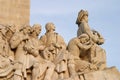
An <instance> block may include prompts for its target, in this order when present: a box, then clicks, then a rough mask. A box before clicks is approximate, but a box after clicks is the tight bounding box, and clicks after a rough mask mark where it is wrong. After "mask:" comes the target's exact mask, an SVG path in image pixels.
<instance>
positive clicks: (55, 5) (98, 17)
mask: <svg viewBox="0 0 120 80" xmlns="http://www.w3.org/2000/svg"><path fill="white" fill-rule="evenodd" d="M81 9H84V10H88V12H89V26H90V27H91V29H95V30H97V31H98V32H100V33H101V34H102V35H103V37H104V38H105V44H103V45H102V47H103V48H104V49H105V50H106V54H107V65H108V67H110V66H116V67H117V68H118V69H119V71H120V31H119V30H120V0H94V1H92V0H31V12H30V14H31V16H30V24H31V25H33V24H35V23H39V24H41V25H42V33H41V34H40V36H41V35H43V34H44V33H45V28H44V26H45V24H46V23H47V22H53V23H54V24H55V26H56V32H58V33H59V34H60V35H61V36H63V38H64V40H65V42H66V43H68V41H69V40H70V39H71V38H73V37H76V33H77V29H78V27H77V25H76V24H75V21H76V18H77V15H78V12H79V11H80V10H81Z"/></svg>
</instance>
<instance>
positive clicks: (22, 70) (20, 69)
mask: <svg viewBox="0 0 120 80" xmlns="http://www.w3.org/2000/svg"><path fill="white" fill-rule="evenodd" d="M30 29H31V28H30V26H28V25H25V26H22V28H21V29H20V30H19V31H17V32H15V33H14V35H13V36H12V38H11V40H10V46H11V48H12V49H14V51H15V61H14V62H15V64H14V67H15V72H14V77H13V79H14V80H24V79H26V78H27V75H26V63H27V52H26V51H25V49H24V45H25V44H26V42H27V41H28V39H29V33H30Z"/></svg>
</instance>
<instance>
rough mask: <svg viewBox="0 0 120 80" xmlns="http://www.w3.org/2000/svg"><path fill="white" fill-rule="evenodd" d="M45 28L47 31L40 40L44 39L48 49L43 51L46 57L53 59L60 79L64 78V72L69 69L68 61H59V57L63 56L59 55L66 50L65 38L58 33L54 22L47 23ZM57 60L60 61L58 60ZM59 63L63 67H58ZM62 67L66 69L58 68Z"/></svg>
mask: <svg viewBox="0 0 120 80" xmlns="http://www.w3.org/2000/svg"><path fill="white" fill-rule="evenodd" d="M45 28H46V33H45V35H43V36H42V37H41V38H40V41H42V42H43V44H44V45H45V46H46V49H45V51H44V52H43V55H44V58H46V59H47V60H50V61H52V62H53V63H54V64H55V65H56V72H57V73H58V74H59V75H58V77H59V79H63V78H64V77H65V74H64V72H66V71H67V62H66V61H65V62H64V59H63V60H61V61H59V58H61V57H58V56H59V55H62V53H63V52H62V51H63V50H64V51H65V50H66V44H65V42H64V39H63V38H62V37H61V36H60V35H59V34H58V33H56V32H54V31H55V25H54V24H53V23H47V24H46V26H45ZM61 52H62V53H61ZM63 54H64V53H63ZM56 57H57V58H56ZM57 60H58V63H57V62H56V61H57ZM66 60H67V58H66ZM63 64H64V65H63ZM58 65H59V66H61V67H58ZM62 67H64V69H61V70H58V68H62Z"/></svg>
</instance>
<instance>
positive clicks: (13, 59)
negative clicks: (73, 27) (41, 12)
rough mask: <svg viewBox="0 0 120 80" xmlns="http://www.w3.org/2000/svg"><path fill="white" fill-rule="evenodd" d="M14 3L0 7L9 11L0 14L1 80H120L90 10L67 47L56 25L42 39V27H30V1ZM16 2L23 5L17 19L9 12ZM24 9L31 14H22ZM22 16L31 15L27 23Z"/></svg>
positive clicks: (82, 13)
mask: <svg viewBox="0 0 120 80" xmlns="http://www.w3.org/2000/svg"><path fill="white" fill-rule="evenodd" d="M12 1H13V0H12ZM12 1H9V0H8V1H6V0H0V4H1V5H3V4H4V5H5V4H6V6H5V7H1V8H0V10H3V12H5V11H6V13H5V15H4V16H1V15H3V14H4V13H0V17H1V19H0V23H1V24H0V80H120V72H119V71H118V70H117V68H116V67H110V68H109V67H107V65H106V64H107V62H106V52H105V50H104V49H103V48H102V47H101V46H100V45H102V44H103V43H104V38H103V37H102V35H101V34H100V33H99V32H98V31H96V30H91V29H90V26H89V24H88V12H87V11H85V10H80V12H79V13H78V17H77V20H76V24H77V25H78V31H77V36H75V37H74V38H72V39H71V40H70V41H69V42H68V45H67V44H66V43H65V41H64V38H63V37H62V36H61V35H60V34H59V33H57V32H55V28H56V26H55V24H54V23H52V22H48V23H47V24H46V25H45V29H46V33H45V34H44V35H42V36H41V37H40V38H39V37H38V36H39V34H40V32H41V25H39V24H34V25H33V26H30V25H29V24H28V23H29V0H26V1H25V0H24V1H25V2H24V1H23V3H22V1H20V0H16V1H13V2H12ZM13 3H14V6H15V5H16V6H20V5H21V6H22V7H21V8H20V9H18V12H15V14H16V15H14V16H13V15H11V12H9V10H10V11H12V8H11V7H13V5H11V4H13ZM15 3H16V4H15ZM10 5H11V6H10ZM23 5H24V6H23ZM25 5H26V6H25ZM23 7H26V8H25V9H27V10H28V12H25V13H24V12H23V13H22V11H23V10H24V9H22V8H23ZM2 8H3V9H2ZM8 8H10V9H8ZM14 8H16V9H15V10H17V8H18V7H14ZM7 9H8V10H7ZM21 9H22V10H21ZM19 10H20V11H21V12H19ZM7 11H8V12H7ZM13 14H14V13H13ZM20 14H23V15H27V16H26V18H25V20H24V19H22V17H21V16H20ZM17 20H18V21H17ZM6 24H7V25H6ZM11 24H13V25H11ZM22 24H25V25H22ZM18 25H21V27H20V28H17V29H16V28H15V27H17V26H18Z"/></svg>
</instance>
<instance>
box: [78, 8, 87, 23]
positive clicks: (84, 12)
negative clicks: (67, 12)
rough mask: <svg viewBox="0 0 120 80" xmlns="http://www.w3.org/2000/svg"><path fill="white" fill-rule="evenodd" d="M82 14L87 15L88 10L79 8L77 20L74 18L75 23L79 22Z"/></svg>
mask: <svg viewBox="0 0 120 80" xmlns="http://www.w3.org/2000/svg"><path fill="white" fill-rule="evenodd" d="M84 15H87V16H88V12H87V11H85V10H81V11H80V12H79V13H78V17H77V20H76V24H80V22H81V20H82V17H83V16H84Z"/></svg>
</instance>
